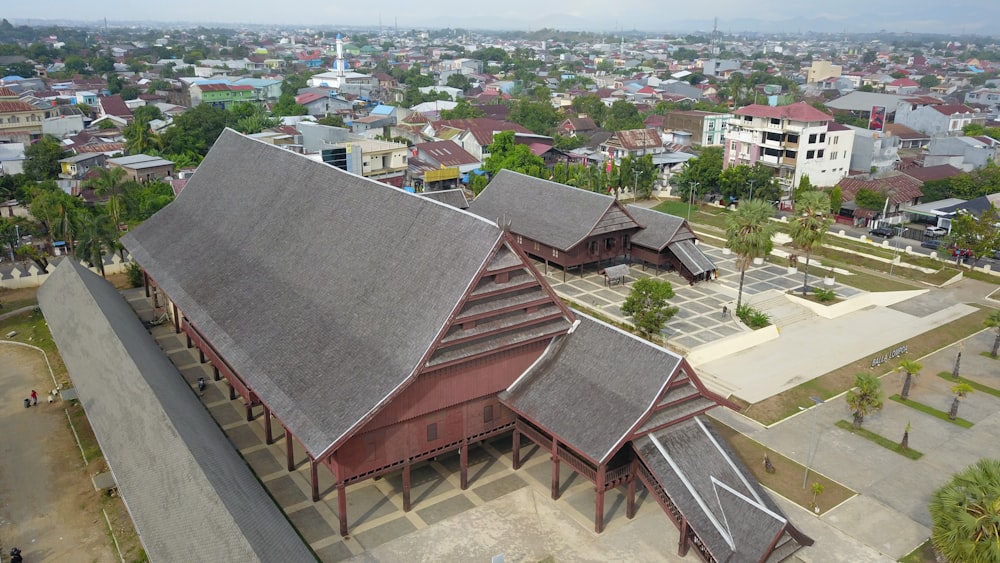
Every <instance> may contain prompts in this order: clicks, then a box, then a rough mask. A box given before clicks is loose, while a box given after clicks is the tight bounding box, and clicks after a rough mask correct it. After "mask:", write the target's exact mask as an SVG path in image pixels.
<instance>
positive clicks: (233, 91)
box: [188, 82, 257, 109]
mask: <svg viewBox="0 0 1000 563" xmlns="http://www.w3.org/2000/svg"><path fill="white" fill-rule="evenodd" d="M188 92H189V93H190V95H191V107H195V106H198V105H200V104H208V105H211V106H213V107H217V108H220V109H229V108H231V107H233V106H234V105H236V104H239V103H243V102H251V103H253V102H256V101H257V98H256V94H255V92H254V87H253V86H251V85H249V84H246V85H241V86H237V85H235V84H219V83H197V82H196V83H194V84H192V85H191V86H189V87H188Z"/></svg>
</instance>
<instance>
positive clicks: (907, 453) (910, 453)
mask: <svg viewBox="0 0 1000 563" xmlns="http://www.w3.org/2000/svg"><path fill="white" fill-rule="evenodd" d="M835 424H836V426H837V428H842V429H844V430H847V431H848V432H850V433H851V434H855V435H857V436H861V437H862V438H864V439H866V440H868V441H870V442H873V443H875V444H878V445H880V446H882V447H883V448H885V449H887V450H892V451H894V452H896V453H897V454H899V455H901V456H904V457H908V458H910V459H920V458H921V457H923V456H924V454H923V453H921V452H918V451H917V450H915V449H913V448H906V449H905V450H904V449H903V448H901V447H899V444H898V443H896V442H893V441H892V440H890V439H888V438H886V437H885V436H882V435H880V434H876V433H874V432H872V431H871V430H865V429H864V428H859V429H857V430H855V429H854V425H853V424H851V423H850V422H847V421H846V420H838V421H837V422H836V423H835Z"/></svg>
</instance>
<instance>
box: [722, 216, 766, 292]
mask: <svg viewBox="0 0 1000 563" xmlns="http://www.w3.org/2000/svg"><path fill="white" fill-rule="evenodd" d="M772 214H774V209H772V208H771V205H770V204H769V203H767V202H766V201H763V200H754V201H747V202H744V203H741V204H740V206H739V207H737V208H736V211H735V212H733V214H732V215H730V216H729V219H728V220H727V221H726V248H729V249H731V250H732V251H733V252H734V253H735V254H736V267H737V268H739V269H740V289H739V292H738V293H737V294H736V310H739V308H740V305H742V303H743V279H744V278H745V277H746V275H747V268H749V267H750V264H751V263H752V262H753V259H754V258H763V257H765V256H767V255H768V254H770V253H771V249H772V248H774V243H773V242H771V236H772V235H774V229H775V225H774V222H772V221H771V215H772Z"/></svg>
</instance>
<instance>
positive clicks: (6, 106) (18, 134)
mask: <svg viewBox="0 0 1000 563" xmlns="http://www.w3.org/2000/svg"><path fill="white" fill-rule="evenodd" d="M49 114H50V112H48V111H46V110H44V109H41V108H38V107H36V106H33V105H31V104H29V103H28V102H25V101H23V100H21V99H20V98H18V96H17V94H16V93H14V91H13V90H11V89H10V88H8V87H6V86H0V142H4V143H26V144H27V143H31V142H32V141H35V140H37V139H40V138H41V136H42V124H43V122H44V121H45V118H47V117H49Z"/></svg>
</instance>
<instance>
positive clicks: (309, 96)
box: [295, 92, 326, 106]
mask: <svg viewBox="0 0 1000 563" xmlns="http://www.w3.org/2000/svg"><path fill="white" fill-rule="evenodd" d="M325 97H326V96H324V95H322V94H317V93H315V92H306V93H305V94H299V95H298V96H296V97H295V103H297V104H299V105H302V106H304V105H306V104H310V103H312V102H315V101H316V100H322V99H323V98H325Z"/></svg>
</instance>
